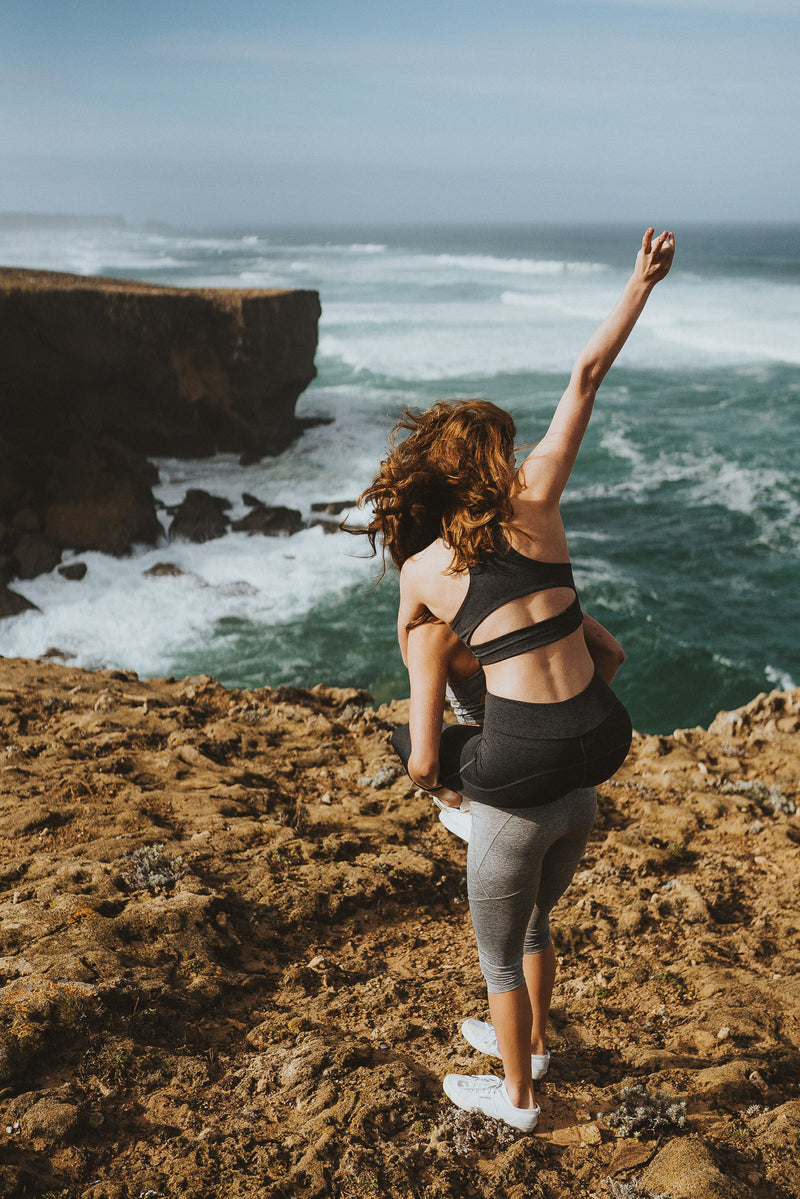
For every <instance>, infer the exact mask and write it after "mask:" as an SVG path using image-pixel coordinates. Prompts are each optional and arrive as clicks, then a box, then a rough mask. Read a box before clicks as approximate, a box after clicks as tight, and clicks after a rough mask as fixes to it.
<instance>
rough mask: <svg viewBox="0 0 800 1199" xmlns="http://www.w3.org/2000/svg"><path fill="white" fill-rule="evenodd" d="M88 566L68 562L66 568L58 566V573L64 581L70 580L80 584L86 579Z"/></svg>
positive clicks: (81, 563) (82, 563)
mask: <svg viewBox="0 0 800 1199" xmlns="http://www.w3.org/2000/svg"><path fill="white" fill-rule="evenodd" d="M88 569H89V568H88V566H87V565H86V563H85V562H68V563H67V565H66V566H59V568H58V573H59V574H60V575H62V576H63V577H64V578H65V579H71V580H73V581H74V582H80V580H81V579H84V578H86V571H87V570H88Z"/></svg>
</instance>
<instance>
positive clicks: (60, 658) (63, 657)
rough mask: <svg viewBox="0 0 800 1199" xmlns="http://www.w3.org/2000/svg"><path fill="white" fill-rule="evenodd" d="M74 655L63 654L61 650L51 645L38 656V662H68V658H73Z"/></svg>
mask: <svg viewBox="0 0 800 1199" xmlns="http://www.w3.org/2000/svg"><path fill="white" fill-rule="evenodd" d="M74 657H75V655H74V654H68V653H65V651H64V650H63V649H59V648H58V646H56V645H51V646H50V648H49V649H46V650H45V651H44V653H43V654H40V655H39V661H40V662H69V660H70V658H74Z"/></svg>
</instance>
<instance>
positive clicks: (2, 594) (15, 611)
mask: <svg viewBox="0 0 800 1199" xmlns="http://www.w3.org/2000/svg"><path fill="white" fill-rule="evenodd" d="M39 611H41V609H40V608H38V607H37V605H36V604H34V603H31V601H30V600H28V599H25V596H24V595H20V594H19V592H17V591H12V590H11V589H10V588H9V587H0V620H2V619H3V617H4V616H19V614H20V612H39Z"/></svg>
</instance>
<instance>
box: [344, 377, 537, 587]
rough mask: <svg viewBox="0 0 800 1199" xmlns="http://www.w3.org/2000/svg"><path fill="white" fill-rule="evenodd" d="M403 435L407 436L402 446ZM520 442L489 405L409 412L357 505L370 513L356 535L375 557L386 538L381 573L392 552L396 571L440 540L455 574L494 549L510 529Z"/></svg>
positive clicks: (462, 403) (452, 404)
mask: <svg viewBox="0 0 800 1199" xmlns="http://www.w3.org/2000/svg"><path fill="white" fill-rule="evenodd" d="M403 431H407V432H408V436H407V437H405V438H403V440H399V437H400V434H401V433H402V432H403ZM515 435H516V426H515V424H514V420H513V418H512V417H511V416H510V414H509V413H508V412H504V411H503V409H502V408H498V407H497V405H496V404H492V403H490V402H489V401H488V400H440V401H439V402H438V403H437V404H434V405H433V407H432V408H428V409H427V411H425V412H417V411H413V410H410V409H407V410H406V411H405V412H404V414H403V417H402V419H401V420H400V421H398V423H397V424H396V425H395V426H394V428H393V429H392V432H391V434H390V439H389V440H390V445H391V449H390V452H389V454H388V455H387V457H386V458H385V459H384V461H383V462H382V463H381V467H380V470H379V471H378V473H377V475H376V476H375V478H374V479H373V481H372V483H371V484H370V486H369V487H368V488H367V489H366V491H364V492H363V493H362V495H361V496H360V497H359V500H358V503H359V505H362V504H371V505H372V509H373V512H372V519H371V520H370V522H369V523H368V524H367V526H366V527H365V528H363V529H359V530H357V531H358V532H361V533H365V534H366V536H367V538H368V540H369V543H370V546H371V547H372V552H373V553H377V552H378V551H377V548H376V543H377V541H378V538H380V539H381V542H382V555H383V563H384V570H385V568H386V553H387V551H388V553H389V556H390V557H391V559H392V561H393V562H394V564H395V566H397V567H398V569H399V568H400V567H401V566H402V565H403V563H404V562H405V561H406V559H407V558H410V557H411V556H412V555H413V554H417V553H419V551H420V550H423V549H425V547H426V546H427V545H430V544H431V542H433V541H435V540H436V539H437V537H441V538H442V540H443V541H444V542H445V544H446V545H447V546H449V547H450V549H452V551H453V561H452V565H451V569H452V570H453V571H459V570H466V569H468V568H469V567H471V566H476V565H477V564H478V562H480V561H481V559H482V558H484V557H485V556H486V555H487V554H488V553H491V552H492V551H493V550H496V549H497V545H498V541H499V535H500V533H501V530H503V529H507V528H509V526H510V524H511V517H512V509H511V498H510V490H511V481H512V477H513V472H512V466H511V461H512V455H513V453H514V437H515ZM353 531H356V530H353Z"/></svg>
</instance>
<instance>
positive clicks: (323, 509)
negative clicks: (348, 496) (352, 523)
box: [311, 500, 356, 516]
mask: <svg viewBox="0 0 800 1199" xmlns="http://www.w3.org/2000/svg"><path fill="white" fill-rule="evenodd" d="M355 507H356V500H330V501H325V500H323V501H322V502H321V503H317V504H312V505H311V511H312V512H319V513H321V514H322V515H324V516H341V515H342V513H343V512H346V511H347V510H348V509H349V508H355Z"/></svg>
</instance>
